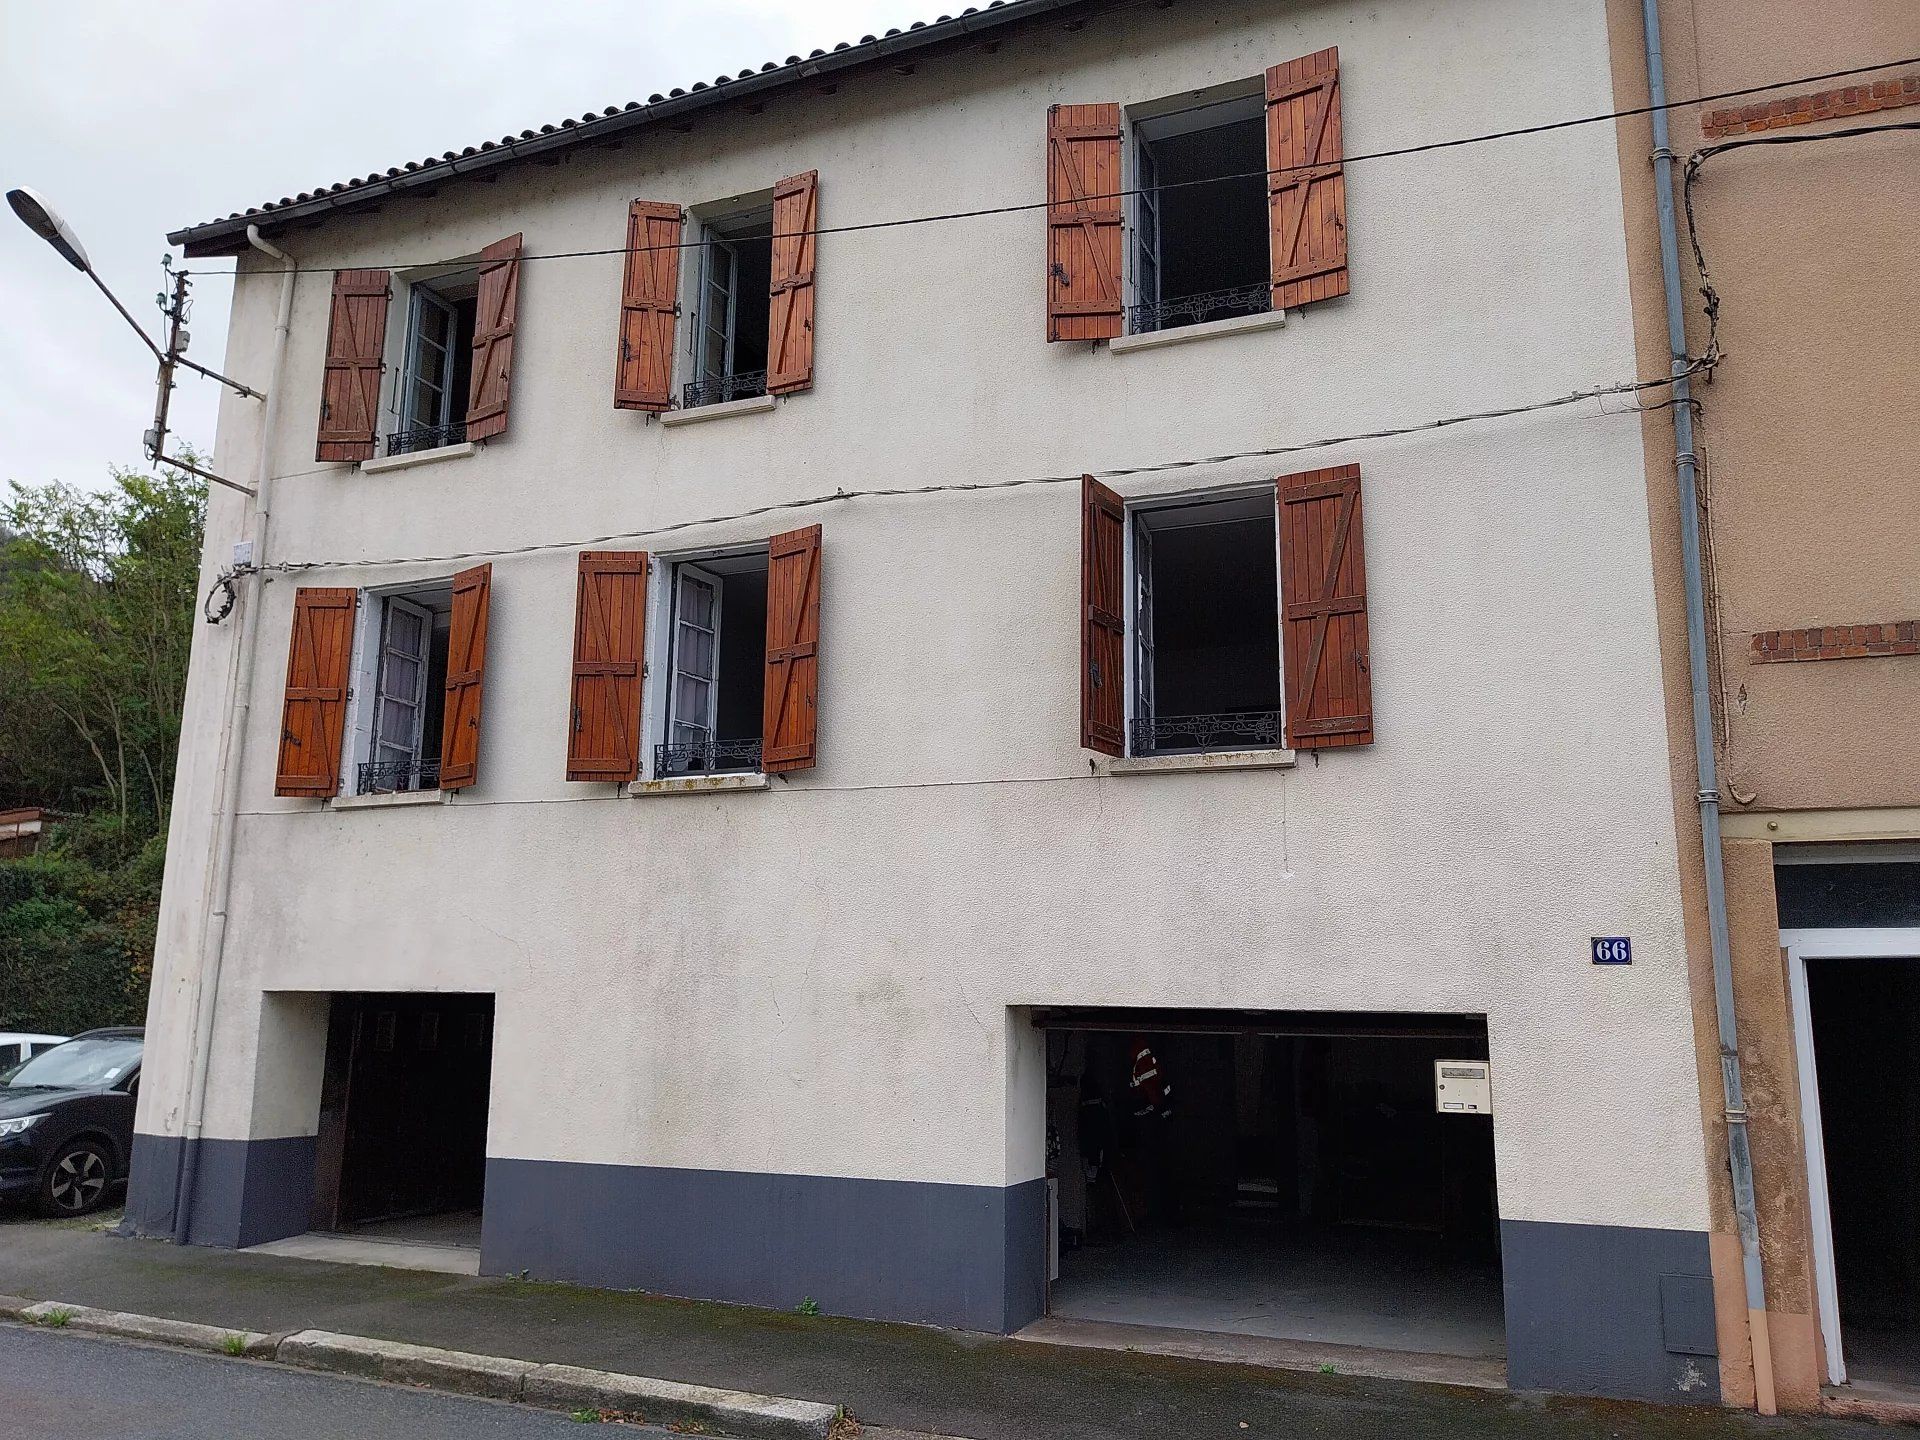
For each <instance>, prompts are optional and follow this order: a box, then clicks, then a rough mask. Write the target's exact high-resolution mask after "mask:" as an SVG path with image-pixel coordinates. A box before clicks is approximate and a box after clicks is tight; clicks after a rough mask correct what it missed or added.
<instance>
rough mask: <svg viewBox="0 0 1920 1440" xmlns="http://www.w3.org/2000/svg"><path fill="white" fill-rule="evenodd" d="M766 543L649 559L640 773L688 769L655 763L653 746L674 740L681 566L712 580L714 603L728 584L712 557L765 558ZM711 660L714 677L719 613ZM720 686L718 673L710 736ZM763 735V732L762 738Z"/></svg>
mask: <svg viewBox="0 0 1920 1440" xmlns="http://www.w3.org/2000/svg"><path fill="white" fill-rule="evenodd" d="M767 555H768V551H767V544H766V542H765V541H760V542H759V543H757V544H756V543H753V542H748V543H746V544H743V545H720V546H714V547H711V548H708V549H704V550H691V551H685V552H682V553H681V554H678V555H655V556H653V557H652V558H651V560H650V561H649V562H648V565H649V569H650V570H651V572H652V573H651V576H650V578H649V581H648V584H647V642H646V643H647V655H646V661H645V665H644V669H643V672H642V673H643V676H644V680H645V685H644V689H643V690H642V693H641V701H640V705H641V712H640V749H641V758H640V774H641V778H642V779H643V780H646V781H653V780H684V779H687V778H689V777H688V776H687V775H685V774H672V775H669V774H666V773H663V772H661V771H660V770H659V769H658V767H657V766H656V765H655V763H654V747H655V746H656V745H659V744H662V743H665V744H672V743H674V742H673V732H672V716H673V676H674V656H673V651H674V640H675V639H676V637H677V635H678V633H679V632H678V617H677V615H676V611H677V609H678V601H679V591H680V571H681V570H682V569H692V570H693V571H695V572H696V573H697V574H698V575H700V576H701V577H702V578H704V579H706V580H708V581H709V582H711V583H714V584H715V586H716V588H715V593H714V599H715V603H716V606H717V605H718V604H719V603H720V602H721V601H722V600H723V599H724V592H723V591H722V590H721V589H720V588H719V587H720V586H722V585H724V583H725V581H726V578H727V577H726V576H725V575H721V574H716V573H715V572H714V571H712V570H711V569H709V568H708V567H707V563H705V562H712V561H722V560H730V559H733V558H736V557H739V556H755V557H759V558H767ZM714 619H715V622H716V623H715V625H714V646H713V659H714V670H715V675H716V677H717V676H718V672H719V666H720V643H721V637H722V627H721V625H720V624H719V623H718V622H719V620H720V612H719V610H718V609H717V608H716V610H715V612H714ZM719 703H720V686H719V684H718V681H717V678H716V682H715V684H714V687H713V693H712V696H711V697H710V704H711V713H710V715H709V718H708V721H707V733H708V734H709V735H711V734H712V733H713V732H714V730H715V729H717V728H718V712H719ZM764 739H765V737H764V736H763V737H762V740H763V742H764ZM721 773H722V774H723V775H725V776H727V777H728V778H733V779H740V778H746V777H751V776H756V775H762V774H764V773H765V772H764V771H762V770H734V771H724V772H721ZM694 778H706V777H705V776H704V772H698V771H696V772H694Z"/></svg>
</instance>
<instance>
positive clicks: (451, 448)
mask: <svg viewBox="0 0 1920 1440" xmlns="http://www.w3.org/2000/svg"><path fill="white" fill-rule="evenodd" d="M478 448H479V446H478V445H476V444H475V442H473V441H472V440H463V441H461V443H460V444H458V445H441V446H437V447H436V448H434V449H432V450H410V451H408V452H407V453H406V454H405V455H381V456H379V457H377V458H375V459H372V460H362V461H361V462H360V469H361V472H362V473H363V474H367V475H385V474H387V473H388V472H389V471H392V470H411V469H412V468H413V467H414V466H416V465H433V464H437V463H438V462H439V461H442V460H458V459H460V458H461V457H462V456H465V455H471V454H473V452H474V451H475V450H476V449H478Z"/></svg>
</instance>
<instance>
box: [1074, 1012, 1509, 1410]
mask: <svg viewBox="0 0 1920 1440" xmlns="http://www.w3.org/2000/svg"><path fill="white" fill-rule="evenodd" d="M1036 1023H1037V1024H1039V1025H1041V1026H1042V1027H1043V1028H1044V1029H1045V1030H1046V1031H1047V1067H1048V1077H1049V1078H1048V1099H1047V1126H1048V1166H1047V1174H1048V1178H1049V1181H1050V1186H1049V1190H1050V1193H1051V1194H1052V1195H1053V1196H1054V1197H1055V1201H1054V1212H1055V1222H1056V1224H1055V1228H1056V1234H1055V1236H1054V1237H1053V1238H1054V1241H1055V1247H1053V1254H1051V1255H1050V1258H1049V1266H1050V1269H1052V1268H1054V1267H1055V1266H1056V1265H1057V1274H1054V1275H1052V1276H1050V1279H1051V1284H1050V1289H1049V1302H1048V1314H1049V1322H1047V1323H1052V1322H1053V1321H1055V1320H1070V1321H1076V1322H1089V1323H1095V1324H1103V1325H1113V1326H1127V1327H1155V1328H1159V1329H1163V1330H1171V1331H1197V1332H1207V1333H1209V1334H1212V1335H1216V1336H1245V1337H1258V1338H1259V1339H1261V1340H1264V1341H1286V1342H1303V1343H1305V1344H1309V1345H1312V1346H1317V1347H1344V1349H1342V1350H1341V1351H1340V1352H1339V1354H1340V1359H1339V1360H1338V1361H1336V1363H1342V1364H1344V1365H1345V1368H1349V1369H1351V1370H1353V1371H1356V1372H1362V1373H1364V1372H1366V1371H1367V1370H1369V1369H1370V1368H1373V1369H1374V1370H1375V1373H1395V1372H1394V1371H1393V1370H1392V1369H1391V1367H1389V1368H1387V1369H1384V1370H1382V1369H1378V1368H1377V1367H1370V1366H1369V1365H1368V1364H1367V1363H1366V1357H1365V1353H1364V1352H1374V1353H1375V1354H1376V1355H1378V1354H1380V1353H1381V1352H1387V1353H1389V1354H1391V1355H1405V1356H1440V1357H1456V1358H1457V1359H1458V1360H1459V1361H1460V1362H1461V1364H1462V1366H1463V1369H1462V1371H1461V1374H1462V1377H1463V1378H1467V1377H1469V1376H1470V1377H1471V1378H1473V1379H1476V1380H1478V1381H1479V1383H1491V1384H1500V1383H1503V1381H1504V1358H1505V1353H1506V1343H1505V1326H1504V1311H1503V1305H1502V1297H1501V1272H1500V1253H1499V1223H1498V1217H1499V1206H1498V1203H1497V1199H1496V1196H1495V1193H1494V1165H1493V1144H1494V1141H1493V1117H1492V1115H1491V1113H1490V1110H1491V1099H1490V1082H1489V1079H1488V1071H1487V1064H1486V1062H1487V1034H1486V1020H1485V1017H1484V1016H1478V1015H1387V1014H1363V1013H1353V1014H1329V1013H1272V1012H1268V1013H1246V1012H1217V1011H1116V1010H1054V1011H1048V1012H1043V1013H1041V1014H1040V1015H1038V1016H1037V1017H1036ZM1441 1087H1446V1088H1444V1089H1443V1088H1441ZM1115 1343H1121V1344H1134V1343H1136V1342H1134V1341H1131V1340H1128V1339H1126V1338H1124V1337H1119V1338H1116V1342H1115ZM1328 1353H1329V1355H1330V1356H1331V1355H1332V1354H1333V1352H1332V1351H1329V1352H1328ZM1271 1358H1274V1359H1276V1360H1278V1361H1280V1362H1281V1363H1285V1359H1284V1356H1283V1355H1274V1356H1272V1357H1271ZM1403 1373H1404V1372H1403ZM1436 1373H1440V1372H1436Z"/></svg>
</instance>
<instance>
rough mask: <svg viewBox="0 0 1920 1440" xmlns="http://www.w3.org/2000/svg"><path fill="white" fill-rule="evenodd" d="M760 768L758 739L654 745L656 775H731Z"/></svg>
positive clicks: (654, 769) (654, 770)
mask: <svg viewBox="0 0 1920 1440" xmlns="http://www.w3.org/2000/svg"><path fill="white" fill-rule="evenodd" d="M759 768H760V742H759V741H758V740H708V741H706V742H705V743H704V744H699V745H656V746H654V747H653V773H654V774H655V775H727V774H733V773H736V772H739V771H751V770H758V769H759Z"/></svg>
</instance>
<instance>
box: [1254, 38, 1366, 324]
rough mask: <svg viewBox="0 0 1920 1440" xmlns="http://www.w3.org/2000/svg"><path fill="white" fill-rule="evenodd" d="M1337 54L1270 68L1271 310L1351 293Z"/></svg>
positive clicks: (1333, 51)
mask: <svg viewBox="0 0 1920 1440" xmlns="http://www.w3.org/2000/svg"><path fill="white" fill-rule="evenodd" d="M1343 154H1344V151H1343V150H1342V148H1341V140H1340V49H1339V47H1338V46H1335V47H1334V48H1332V49H1330V50H1321V51H1319V52H1317V53H1315V54H1312V55H1306V56H1302V57H1301V58H1300V59H1298V60H1289V61H1287V63H1286V64H1284V65H1276V66H1274V67H1273V68H1272V69H1271V70H1269V71H1267V171H1268V174H1267V224H1268V230H1269V240H1268V246H1269V249H1270V251H1271V254H1272V260H1273V308H1274V309H1276V310H1291V309H1293V308H1295V307H1296V306H1299V305H1308V304H1311V303H1312V302H1313V301H1315V300H1330V299H1332V298H1333V297H1334V296H1335V295H1344V294H1346V293H1347V177H1346V173H1345V171H1344V170H1343V168H1342V166H1341V156H1342V155H1343Z"/></svg>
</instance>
